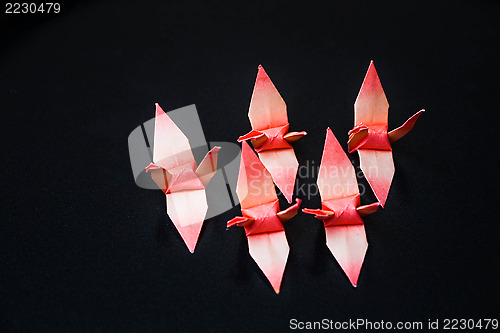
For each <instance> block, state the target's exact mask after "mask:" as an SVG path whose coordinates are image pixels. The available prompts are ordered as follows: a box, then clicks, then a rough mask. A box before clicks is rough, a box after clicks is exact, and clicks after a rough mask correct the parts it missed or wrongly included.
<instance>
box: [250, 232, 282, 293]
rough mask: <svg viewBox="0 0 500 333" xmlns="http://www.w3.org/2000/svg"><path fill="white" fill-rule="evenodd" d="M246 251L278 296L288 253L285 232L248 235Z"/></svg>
mask: <svg viewBox="0 0 500 333" xmlns="http://www.w3.org/2000/svg"><path fill="white" fill-rule="evenodd" d="M248 249H249V252H250V255H251V256H252V258H253V259H254V260H255V262H256V263H257V265H258V266H259V268H260V269H261V270H262V272H263V273H264V275H265V276H266V277H267V279H268V280H269V282H270V283H271V286H272V287H273V289H274V291H275V292H276V294H279V292H280V286H281V279H282V278H283V272H284V271H285V266H286V261H287V259H288V252H289V251H290V248H289V247H288V242H287V241H286V236H285V232H284V231H276V232H266V233H261V234H252V235H248Z"/></svg>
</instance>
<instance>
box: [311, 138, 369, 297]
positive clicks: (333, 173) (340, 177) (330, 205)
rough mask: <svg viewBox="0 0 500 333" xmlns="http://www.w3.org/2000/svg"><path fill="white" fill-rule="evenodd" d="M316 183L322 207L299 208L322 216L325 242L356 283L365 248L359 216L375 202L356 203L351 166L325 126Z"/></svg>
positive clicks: (356, 192)
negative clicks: (362, 204) (324, 138)
mask: <svg viewBox="0 0 500 333" xmlns="http://www.w3.org/2000/svg"><path fill="white" fill-rule="evenodd" d="M317 184H318V188H319V192H320V194H321V206H322V208H321V209H308V208H304V209H303V210H302V211H303V212H304V213H307V214H313V215H316V218H318V219H320V220H323V222H324V225H325V233H326V245H327V246H328V248H329V249H330V251H331V252H332V254H333V256H334V257H335V259H337V261H338V263H339V264H340V266H341V267H342V269H343V270H344V272H345V273H346V275H347V277H348V278H349V281H351V283H352V285H353V286H354V287H356V286H357V283H358V277H359V272H360V270H361V266H362V264H363V260H364V258H365V253H366V249H367V248H368V242H367V241H366V234H365V227H364V224H363V219H362V218H361V217H363V216H366V215H368V214H371V213H374V212H376V211H377V209H378V203H373V204H370V205H366V206H360V195H359V189H358V182H357V180H356V174H355V171H354V167H353V166H352V164H351V161H349V158H348V157H347V155H346V154H345V152H344V150H343V149H342V147H341V146H340V144H339V142H338V141H337V139H336V138H335V135H333V133H332V131H331V130H330V129H329V128H328V129H327V130H326V140H325V148H324V150H323V157H322V159H321V166H320V168H319V173H318V180H317Z"/></svg>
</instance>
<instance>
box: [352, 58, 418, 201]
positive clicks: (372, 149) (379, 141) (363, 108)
mask: <svg viewBox="0 0 500 333" xmlns="http://www.w3.org/2000/svg"><path fill="white" fill-rule="evenodd" d="M423 112H424V110H420V111H418V112H417V113H416V114H414V115H413V116H412V117H411V118H410V119H408V120H407V121H406V122H405V123H404V124H403V125H402V126H400V127H398V128H396V129H395V130H393V131H390V132H389V133H388V132H387V130H388V119H387V118H388V113H389V103H388V102H387V98H386V96H385V93H384V89H382V84H381V83H380V79H379V77H378V74H377V71H376V70H375V65H374V64H373V61H372V62H370V66H369V67H368V71H367V73H366V76H365V79H364V81H363V84H362V85H361V89H360V90H359V94H358V97H357V98H356V102H355V103H354V118H355V119H354V125H355V126H354V128H353V129H352V130H351V131H349V141H348V143H347V144H348V150H349V152H350V153H352V152H354V151H358V154H359V161H360V166H361V170H363V173H364V174H365V177H366V180H367V181H368V183H369V184H370V186H371V188H372V189H373V192H374V193H375V196H376V197H377V199H378V201H379V202H380V205H381V206H382V207H384V205H385V202H386V200H387V196H388V194H389V189H390V187H391V183H392V178H393V176H394V162H393V159H392V148H391V144H392V143H394V142H396V141H397V140H399V139H400V138H402V137H403V136H404V135H406V134H407V133H408V132H409V131H410V130H411V129H412V128H413V125H415V122H416V121H417V119H418V117H419V116H420V115H421V114H422V113H423Z"/></svg>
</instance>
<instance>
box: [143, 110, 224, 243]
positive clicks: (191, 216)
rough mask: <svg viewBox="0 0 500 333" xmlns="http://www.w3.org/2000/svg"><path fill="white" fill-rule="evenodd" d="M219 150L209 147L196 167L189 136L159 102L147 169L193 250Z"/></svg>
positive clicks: (202, 218)
mask: <svg viewBox="0 0 500 333" xmlns="http://www.w3.org/2000/svg"><path fill="white" fill-rule="evenodd" d="M219 150H220V147H214V148H213V149H212V150H210V151H209V152H208V153H207V155H206V156H205V158H204V159H203V161H202V162H201V163H200V165H199V166H198V168H196V161H195V159H194V156H193V152H192V151H191V146H190V145H189V141H188V138H187V137H186V136H185V135H184V134H183V133H182V132H181V130H180V129H179V128H178V127H177V125H175V123H174V122H173V121H172V119H170V117H169V116H168V115H167V114H166V113H165V112H164V111H163V110H162V108H161V107H160V106H159V105H158V103H157V104H156V118H155V134H154V149H153V163H151V164H150V165H148V166H147V167H146V171H148V172H151V177H152V178H153V180H154V181H155V183H156V184H157V185H158V187H160V188H161V189H162V190H163V192H164V193H165V195H166V197H167V214H168V216H170V218H171V219H172V222H173V224H174V225H175V227H176V228H177V231H179V234H180V235H181V237H182V239H183V240H184V242H185V243H186V246H187V247H188V249H189V251H190V252H191V253H193V252H194V249H195V247H196V242H197V241H198V235H199V234H200V230H201V227H202V225H203V221H204V220H205V215H206V213H207V209H208V206H207V197H206V194H205V186H207V184H208V183H209V182H210V180H211V179H212V177H213V175H215V172H216V170H217V153H218V152H219Z"/></svg>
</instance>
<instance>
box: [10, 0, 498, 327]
mask: <svg viewBox="0 0 500 333" xmlns="http://www.w3.org/2000/svg"><path fill="white" fill-rule="evenodd" d="M64 4H65V3H63V6H62V11H61V14H59V15H52V16H46V17H45V16H43V15H42V16H41V15H37V16H36V17H35V16H33V17H32V18H30V17H26V16H22V17H21V15H19V16H18V17H16V18H12V17H6V15H5V14H2V22H3V23H2V25H1V27H2V35H1V40H2V49H1V52H0V59H1V62H0V110H1V113H2V121H1V122H0V123H1V137H2V139H1V141H0V142H1V143H0V156H1V161H2V171H1V179H0V181H1V183H0V187H1V202H2V203H1V224H0V228H1V229H0V233H1V234H0V237H1V240H0V263H1V265H2V269H1V274H0V300H1V302H0V303H1V304H0V327H2V328H3V329H2V331H50V332H54V331H105V332H107V331H121V332H123V331H146V332H147V331H157V330H163V331H169V332H170V331H198V330H206V331H234V330H239V331H248V332H252V331H256V330H260V331H270V330H278V331H284V330H287V329H288V327H289V320H290V319H291V318H297V319H298V320H302V321H313V320H321V319H323V318H328V319H332V320H336V321H343V320H348V319H357V318H366V319H370V320H373V321H375V320H378V321H380V320H384V321H393V322H396V321H400V320H411V321H423V322H424V323H427V320H428V319H437V318H474V319H479V318H491V317H498V309H499V305H500V304H499V287H498V281H499V274H498V257H497V255H498V253H499V242H498V231H499V228H498V217H497V214H496V213H497V212H496V210H495V209H494V207H496V205H497V201H498V199H499V196H498V188H497V187H498V176H497V174H496V172H497V170H498V165H497V164H496V163H495V159H494V154H496V152H497V149H496V140H495V139H496V137H495V136H494V135H493V134H494V133H495V132H496V125H495V122H494V119H493V115H494V114H495V113H498V85H497V76H498V70H497V68H498V57H497V55H498V37H499V36H498V25H497V24H496V23H495V20H497V18H496V13H498V7H493V4H491V5H488V6H486V5H485V4H481V3H478V2H475V3H474V4H470V5H461V4H454V5H453V6H450V7H449V6H445V5H436V4H434V5H432V6H424V5H422V4H419V3H412V4H411V5H409V6H408V5H407V4H404V3H395V4H390V5H389V4H385V5H380V4H375V2H358V3H351V4H349V5H346V4H345V3H334V4H333V5H331V6H328V7H327V6H323V5H319V4H315V3H311V2H305V3H303V4H302V5H300V6H296V5H292V4H289V3H287V2H281V3H266V2H264V3H257V2H255V3H250V4H245V5H243V4H237V3H236V2H227V3H225V4H224V5H222V4H217V5H216V4H208V3H194V2H185V3H183V4H182V5H179V4H174V3H168V2H164V1H157V2H154V3H153V2H151V3H136V4H132V3H126V4H125V3H120V2H110V1H108V2H102V3H98V2H90V3H83V2H76V3H71V4H70V3H68V4H67V6H66V7H65V6H64ZM2 12H3V10H2ZM371 59H373V60H374V61H375V65H376V67H377V70H378V73H379V75H380V78H381V80H382V84H383V87H384V89H385V92H386V95H387V98H388V100H389V103H390V106H391V107H390V112H389V128H390V129H392V128H395V127H397V126H399V125H400V124H402V123H403V122H404V121H405V120H406V119H407V118H408V117H410V116H411V115H412V114H413V113H415V112H416V111H418V110H419V109H421V108H425V109H426V110H427V112H426V113H425V114H424V115H423V116H422V117H421V118H420V119H419V121H418V122H417V124H416V126H415V128H414V130H413V131H412V132H411V133H410V134H408V136H407V137H405V138H403V139H402V140H401V141H399V142H397V143H396V144H394V146H393V151H394V156H395V165H396V173H395V177H394V181H393V183H392V188H391V192H390V195H389V198H388V201H387V205H386V208H385V209H383V210H381V211H379V212H378V213H376V214H373V215H370V216H369V217H367V218H366V219H365V223H366V232H367V238H368V242H369V244H370V245H369V248H368V252H367V255H366V258H365V262H364V265H363V269H362V271H361V275H360V279H359V286H358V288H357V289H355V288H353V287H352V286H351V285H350V284H349V282H348V280H347V278H346V276H345V274H344V273H343V272H342V270H341V269H340V266H339V265H338V264H337V262H336V261H335V260H334V258H333V257H332V255H331V254H330V252H329V251H328V250H327V248H326V246H325V244H324V237H325V236H324V229H323V227H322V225H321V223H319V222H318V221H316V220H314V219H313V218H312V217H311V216H309V215H305V214H302V213H301V214H299V215H297V216H296V217H295V218H294V219H293V220H291V221H290V222H289V223H287V224H286V226H285V229H286V234H287V238H288V242H289V244H290V248H291V251H290V256H289V260H288V264H287V268H286V271H285V275H284V279H283V283H282V288H281V293H280V294H279V295H275V294H274V292H273V291H272V289H271V287H270V285H269V283H268V282H267V281H266V280H265V278H264V276H263V274H262V273H261V272H260V271H259V270H258V268H257V266H256V264H255V263H254V262H253V261H252V259H251V257H250V256H249V254H248V249H247V245H246V238H245V235H244V231H243V230H242V229H235V230H233V229H230V230H226V228H225V223H226V222H227V221H228V220H229V219H231V218H233V217H234V216H236V215H239V214H240V209H239V206H237V207H235V208H233V209H232V210H230V211H228V212H226V213H224V214H221V215H219V216H217V217H214V218H212V219H209V220H207V221H206V222H205V225H204V227H203V229H202V233H201V236H200V241H199V243H198V246H197V249H196V252H195V254H194V255H191V254H190V253H189V252H188V251H187V249H186V247H185V246H184V244H183V243H182V240H181V238H180V236H179V235H178V233H177V232H176V230H175V229H174V226H173V225H172V223H171V221H170V219H169V218H168V217H167V215H166V214H165V206H164V196H163V194H162V193H161V192H159V191H151V190H145V189H141V188H139V187H137V186H136V185H135V183H134V179H133V176H132V172H131V167H130V160H129V155H128V147H127V137H128V135H129V134H130V132H131V131H132V130H133V129H134V128H136V127H137V126H139V125H140V124H141V123H143V122H145V121H147V120H149V119H151V118H152V117H153V116H154V103H155V102H159V103H160V105H162V107H163V108H164V109H165V110H173V109H176V108H179V107H182V106H185V105H189V104H196V106H197V109H198V112H199V114H200V118H201V122H202V126H203V129H204V133H205V136H206V138H207V141H228V142H235V140H236V138H237V137H238V136H240V135H242V134H245V133H247V132H248V131H249V130H250V124H249V122H248V118H247V111H248V105H249V101H250V97H251V93H252V89H253V84H254V80H255V76H256V72H257V66H258V65H259V64H262V65H263V66H264V68H265V69H266V71H267V73H268V74H269V75H270V77H271V79H272V80H273V82H274V84H275V85H276V87H277V88H278V90H279V91H280V93H281V95H282V96H283V98H284V99H285V101H286V103H287V106H288V115H289V120H290V124H291V126H290V129H291V130H297V131H300V130H306V131H307V132H308V133H309V134H308V135H307V136H306V137H304V138H303V139H301V140H299V141H297V142H296V143H294V147H295V151H296V154H297V157H298V160H299V162H300V163H301V164H304V163H306V161H315V162H316V163H319V161H320V159H321V154H322V148H323V143H324V138H325V129H326V127H327V126H329V127H330V128H331V129H332V130H333V132H334V133H335V135H336V136H337V138H338V139H339V141H340V142H341V144H342V145H343V147H344V148H345V149H346V148H347V145H346V139H347V131H348V130H350V129H351V128H352V123H353V103H354V100H355V98H356V96H357V93H358V90H359V88H360V85H361V82H362V80H363V77H364V74H365V72H366V70H367V68H368V64H369V62H370V60H371ZM350 157H351V158H352V159H353V160H354V162H355V164H357V163H358V160H357V157H356V154H352V155H350ZM359 181H360V183H361V184H365V185H366V181H365V180H364V179H360V180H359ZM298 182H299V184H300V183H306V184H313V183H314V182H315V176H311V177H303V178H300V179H299V180H298ZM372 200H373V194H371V193H367V194H365V195H363V196H362V202H363V203H370V202H371V201H372ZM319 205H320V198H319V196H317V195H316V196H313V197H311V198H304V203H303V207H310V208H318V207H319ZM284 207H285V205H282V208H284Z"/></svg>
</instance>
